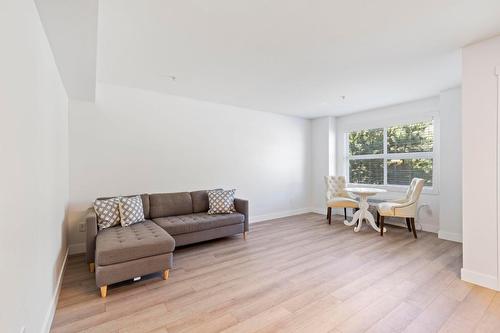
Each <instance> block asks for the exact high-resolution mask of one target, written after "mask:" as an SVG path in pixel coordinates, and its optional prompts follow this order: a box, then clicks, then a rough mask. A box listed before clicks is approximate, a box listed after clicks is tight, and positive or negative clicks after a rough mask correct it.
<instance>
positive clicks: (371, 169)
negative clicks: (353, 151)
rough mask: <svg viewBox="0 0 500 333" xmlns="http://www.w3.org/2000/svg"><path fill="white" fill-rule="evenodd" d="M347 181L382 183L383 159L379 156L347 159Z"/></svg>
mask: <svg viewBox="0 0 500 333" xmlns="http://www.w3.org/2000/svg"><path fill="white" fill-rule="evenodd" d="M349 182H351V183H355V184H377V185H380V184H384V160H383V159H381V158H377V159H367V160H350V161H349Z"/></svg>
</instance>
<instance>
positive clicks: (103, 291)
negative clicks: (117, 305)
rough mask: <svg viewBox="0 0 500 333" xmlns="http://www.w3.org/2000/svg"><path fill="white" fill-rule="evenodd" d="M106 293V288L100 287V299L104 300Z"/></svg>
mask: <svg viewBox="0 0 500 333" xmlns="http://www.w3.org/2000/svg"><path fill="white" fill-rule="evenodd" d="M107 293H108V286H102V287H101V297H102V298H106V295H107Z"/></svg>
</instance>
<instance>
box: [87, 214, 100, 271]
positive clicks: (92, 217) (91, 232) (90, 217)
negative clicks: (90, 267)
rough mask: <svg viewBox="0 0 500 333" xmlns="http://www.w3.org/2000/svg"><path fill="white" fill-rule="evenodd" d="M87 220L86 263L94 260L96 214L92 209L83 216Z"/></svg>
mask: <svg viewBox="0 0 500 333" xmlns="http://www.w3.org/2000/svg"><path fill="white" fill-rule="evenodd" d="M85 220H86V222H87V263H88V264H90V263H93V262H95V259H94V257H95V238H96V236H97V216H96V214H95V212H94V210H93V209H89V213H88V214H87V217H86V218H85Z"/></svg>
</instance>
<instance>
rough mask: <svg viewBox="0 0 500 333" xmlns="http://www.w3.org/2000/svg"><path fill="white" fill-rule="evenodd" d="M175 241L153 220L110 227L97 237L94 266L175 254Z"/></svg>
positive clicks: (100, 232)
mask: <svg viewBox="0 0 500 333" xmlns="http://www.w3.org/2000/svg"><path fill="white" fill-rule="evenodd" d="M174 248H175V241H174V239H173V238H172V237H171V236H170V235H169V234H168V233H166V232H165V230H163V229H162V228H160V227H159V226H158V225H156V224H155V223H154V222H153V221H149V220H146V221H144V222H142V223H136V224H132V225H131V226H129V227H120V226H118V227H113V228H108V229H104V230H101V231H99V233H98V234H97V238H96V254H95V258H96V264H98V265H99V266H106V265H112V264H116V263H122V262H126V261H130V260H135V259H141V258H146V257H151V256H155V255H160V254H166V253H171V252H173V251H174Z"/></svg>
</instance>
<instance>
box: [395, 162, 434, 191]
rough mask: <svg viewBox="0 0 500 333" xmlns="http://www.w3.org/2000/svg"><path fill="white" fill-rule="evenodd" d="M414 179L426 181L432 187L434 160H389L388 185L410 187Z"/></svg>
mask: <svg viewBox="0 0 500 333" xmlns="http://www.w3.org/2000/svg"><path fill="white" fill-rule="evenodd" d="M414 177H418V178H422V179H424V180H425V185H426V186H432V159H424V158H418V159H404V160H387V184H389V185H410V182H411V180H412V179H413V178H414Z"/></svg>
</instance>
